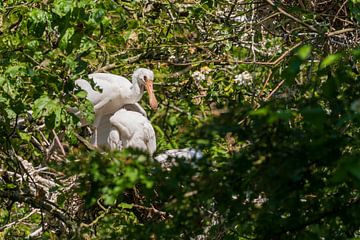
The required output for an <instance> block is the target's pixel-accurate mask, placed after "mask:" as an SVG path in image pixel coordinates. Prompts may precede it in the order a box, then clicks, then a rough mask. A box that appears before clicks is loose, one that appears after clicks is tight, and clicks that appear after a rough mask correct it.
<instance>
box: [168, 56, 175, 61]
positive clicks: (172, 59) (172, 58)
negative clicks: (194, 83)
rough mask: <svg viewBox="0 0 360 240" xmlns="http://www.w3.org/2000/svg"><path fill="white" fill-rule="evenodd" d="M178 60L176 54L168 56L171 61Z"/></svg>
mask: <svg viewBox="0 0 360 240" xmlns="http://www.w3.org/2000/svg"><path fill="white" fill-rule="evenodd" d="M175 60H176V57H175V56H174V55H171V56H170V57H169V58H168V61H169V62H175Z"/></svg>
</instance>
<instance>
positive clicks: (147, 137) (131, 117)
mask: <svg viewBox="0 0 360 240" xmlns="http://www.w3.org/2000/svg"><path fill="white" fill-rule="evenodd" d="M109 121H110V123H111V125H112V126H113V127H115V128H116V129H117V130H118V131H119V134H120V138H121V143H122V145H123V147H124V148H134V149H139V150H142V151H144V152H148V153H149V154H150V155H152V154H153V153H154V152H155V151H156V138H155V131H154V128H153V127H152V125H151V123H150V121H149V120H148V119H147V118H146V117H144V116H143V115H142V114H141V113H139V112H133V111H127V110H125V109H120V110H119V111H117V112H116V113H115V114H114V115H113V116H111V117H110V119H109Z"/></svg>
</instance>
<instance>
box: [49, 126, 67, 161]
mask: <svg viewBox="0 0 360 240" xmlns="http://www.w3.org/2000/svg"><path fill="white" fill-rule="evenodd" d="M52 132H53V134H54V138H55V141H56V143H57V144H58V145H59V148H60V150H61V153H62V154H63V155H64V156H66V153H65V150H64V147H63V145H62V144H61V142H60V139H59V137H58V135H57V134H56V132H55V130H54V129H53V130H52Z"/></svg>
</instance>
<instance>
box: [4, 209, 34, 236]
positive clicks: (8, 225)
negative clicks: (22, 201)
mask: <svg viewBox="0 0 360 240" xmlns="http://www.w3.org/2000/svg"><path fill="white" fill-rule="evenodd" d="M38 211H39V210H38V209H33V210H32V211H31V212H30V213H29V214H28V215H26V216H25V217H23V218H20V219H18V220H15V221H14V222H11V223H8V224H6V225H4V226H2V227H0V231H3V230H4V229H6V228H9V227H12V226H13V225H16V224H19V223H21V222H22V221H24V220H26V219H28V218H29V217H31V215H33V214H34V213H37V212H38Z"/></svg>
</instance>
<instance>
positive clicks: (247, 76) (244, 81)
mask: <svg viewBox="0 0 360 240" xmlns="http://www.w3.org/2000/svg"><path fill="white" fill-rule="evenodd" d="M252 81H253V77H252V75H251V73H249V72H248V71H245V72H242V73H240V74H238V75H236V76H235V79H234V82H235V83H236V84H238V85H240V86H249V85H251V83H252Z"/></svg>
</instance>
